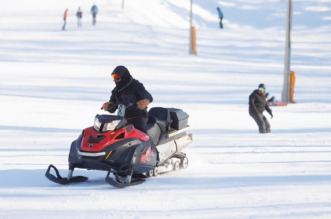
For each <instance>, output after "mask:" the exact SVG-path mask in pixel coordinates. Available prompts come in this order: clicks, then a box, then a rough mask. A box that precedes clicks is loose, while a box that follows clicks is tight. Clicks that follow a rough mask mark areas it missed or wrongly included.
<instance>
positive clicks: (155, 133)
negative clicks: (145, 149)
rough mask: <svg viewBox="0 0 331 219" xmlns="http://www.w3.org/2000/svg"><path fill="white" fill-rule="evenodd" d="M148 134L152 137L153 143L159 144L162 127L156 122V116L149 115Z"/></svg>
mask: <svg viewBox="0 0 331 219" xmlns="http://www.w3.org/2000/svg"><path fill="white" fill-rule="evenodd" d="M146 129H147V134H148V135H149V137H150V138H151V139H152V141H153V143H154V144H155V145H157V143H158V142H159V138H160V135H161V129H160V127H159V125H158V124H157V123H156V119H155V117H152V116H149V117H148V121H147V124H146Z"/></svg>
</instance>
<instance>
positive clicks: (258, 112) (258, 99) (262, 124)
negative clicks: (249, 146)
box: [248, 84, 273, 133]
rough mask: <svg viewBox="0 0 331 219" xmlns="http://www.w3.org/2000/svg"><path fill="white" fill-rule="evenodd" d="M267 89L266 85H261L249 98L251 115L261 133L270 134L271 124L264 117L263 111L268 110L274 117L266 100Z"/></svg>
mask: <svg viewBox="0 0 331 219" xmlns="http://www.w3.org/2000/svg"><path fill="white" fill-rule="evenodd" d="M265 95H266V87H265V85H264V84H260V85H259V87H258V89H257V90H254V91H253V93H252V94H251V95H250V96H249V103H248V104H249V108H248V109H249V115H250V116H251V117H253V119H254V120H255V122H256V124H257V125H258V126H259V132H260V133H269V132H271V130H270V123H269V122H268V120H267V118H266V117H265V116H264V115H263V111H264V110H266V111H267V112H268V113H269V114H270V115H271V118H272V117H273V115H272V111H271V109H270V108H269V105H268V103H267V100H266V96H265Z"/></svg>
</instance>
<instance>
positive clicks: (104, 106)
mask: <svg viewBox="0 0 331 219" xmlns="http://www.w3.org/2000/svg"><path fill="white" fill-rule="evenodd" d="M109 106H110V103H109V102H105V103H104V104H102V107H101V109H103V110H104V111H108V109H109Z"/></svg>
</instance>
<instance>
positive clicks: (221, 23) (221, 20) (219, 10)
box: [217, 7, 223, 29]
mask: <svg viewBox="0 0 331 219" xmlns="http://www.w3.org/2000/svg"><path fill="white" fill-rule="evenodd" d="M217 12H218V17H219V19H220V28H221V29H223V12H222V11H221V9H220V7H217Z"/></svg>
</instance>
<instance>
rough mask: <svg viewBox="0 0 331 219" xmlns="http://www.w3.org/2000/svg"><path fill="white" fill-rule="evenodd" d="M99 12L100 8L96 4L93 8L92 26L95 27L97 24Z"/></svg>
mask: <svg viewBox="0 0 331 219" xmlns="http://www.w3.org/2000/svg"><path fill="white" fill-rule="evenodd" d="M98 12H99V9H98V7H97V6H96V5H95V4H94V5H93V6H92V8H91V14H92V19H93V21H92V24H93V25H95V24H96V23H97V14H98Z"/></svg>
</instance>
